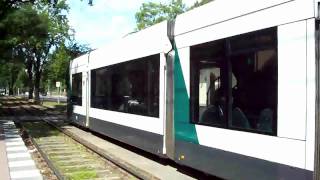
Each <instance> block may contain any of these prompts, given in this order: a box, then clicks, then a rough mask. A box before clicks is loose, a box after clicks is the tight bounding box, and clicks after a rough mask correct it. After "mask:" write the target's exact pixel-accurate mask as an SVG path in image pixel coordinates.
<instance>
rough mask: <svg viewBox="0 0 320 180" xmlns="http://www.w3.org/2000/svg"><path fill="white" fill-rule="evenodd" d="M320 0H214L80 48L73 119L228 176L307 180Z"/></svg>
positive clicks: (312, 154) (314, 159)
mask: <svg viewBox="0 0 320 180" xmlns="http://www.w3.org/2000/svg"><path fill="white" fill-rule="evenodd" d="M318 6H319V2H318V1H315V0H242V1H231V0H215V1H213V2H211V3H208V4H207V5H204V6H201V7H199V8H196V9H194V10H192V11H189V12H186V13H184V14H182V15H179V16H178V17H177V18H176V19H175V21H172V22H162V23H160V24H157V25H154V26H152V27H150V28H147V29H145V30H142V31H140V32H137V33H135V34H132V35H130V36H127V37H125V38H123V39H121V40H119V41H117V42H114V43H111V44H109V45H107V46H105V47H104V48H101V49H97V50H95V51H92V52H90V53H89V54H86V55H83V56H81V57H79V58H77V59H75V60H73V61H72V62H71V64H70V72H71V73H70V78H71V79H72V97H71V100H72V104H73V114H72V117H71V119H72V121H73V122H74V123H76V124H78V125H81V126H84V127H87V128H89V129H91V130H93V131H96V132H98V133H101V134H104V135H106V136H108V137H111V138H114V139H116V140H119V141H121V142H124V143H127V144H130V145H132V146H135V147H138V148H141V149H143V150H145V151H148V152H151V153H154V154H157V155H159V156H163V157H167V158H170V159H172V160H174V161H176V162H177V163H179V164H182V165H186V166H190V167H193V168H195V169H198V170H200V171H204V172H206V173H209V174H212V175H215V176H217V177H221V178H225V179H299V180H300V179H312V178H313V176H314V177H316V175H315V174H317V173H318V172H319V140H318V138H317V137H318V136H317V135H316V134H317V133H318V131H319V117H318V111H319V101H318V95H319V67H318V61H319V57H318V51H319V49H318V44H319V39H318V38H319V36H318V34H319V28H318V25H319V22H318V17H319V15H318V11H319V9H318ZM314 172H315V173H314Z"/></svg>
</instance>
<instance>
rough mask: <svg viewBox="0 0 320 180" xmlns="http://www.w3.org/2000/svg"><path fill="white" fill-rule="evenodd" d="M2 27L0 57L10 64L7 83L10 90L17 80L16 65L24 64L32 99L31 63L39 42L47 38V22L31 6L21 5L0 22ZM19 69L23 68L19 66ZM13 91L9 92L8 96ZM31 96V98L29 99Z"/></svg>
mask: <svg viewBox="0 0 320 180" xmlns="http://www.w3.org/2000/svg"><path fill="white" fill-rule="evenodd" d="M1 25H2V26H3V27H4V28H2V29H3V32H4V34H5V37H4V38H3V40H2V42H1V47H2V52H3V53H2V56H1V59H2V60H3V61H4V62H6V63H9V64H10V63H11V64H12V65H9V67H11V68H9V69H11V71H12V72H11V73H12V75H11V76H12V77H11V80H10V81H9V82H12V83H10V84H9V85H10V88H9V89H11V88H13V84H14V82H15V80H16V78H17V72H19V70H20V69H17V68H18V67H16V65H17V64H22V63H24V64H25V67H26V69H27V73H28V75H29V87H30V89H29V98H32V94H33V93H32V92H33V82H32V81H33V72H32V70H33V67H32V65H33V61H34V55H35V54H34V50H35V49H36V48H38V47H39V41H42V40H45V39H46V37H47V34H48V33H47V32H48V29H47V20H46V19H44V18H43V17H41V16H39V15H38V13H37V12H36V11H35V10H34V9H33V6H32V4H23V5H21V7H20V8H17V9H14V10H12V12H11V13H10V14H8V15H7V16H6V18H4V19H3V20H2V21H1ZM19 68H23V67H22V66H19ZM11 93H13V91H11V90H10V94H11ZM30 96H31V97H30Z"/></svg>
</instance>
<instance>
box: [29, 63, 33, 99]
mask: <svg viewBox="0 0 320 180" xmlns="http://www.w3.org/2000/svg"><path fill="white" fill-rule="evenodd" d="M32 79H33V78H32V69H30V70H29V68H28V86H29V95H28V99H33V80H32Z"/></svg>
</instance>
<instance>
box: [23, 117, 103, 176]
mask: <svg viewBox="0 0 320 180" xmlns="http://www.w3.org/2000/svg"><path fill="white" fill-rule="evenodd" d="M23 126H24V127H25V128H26V129H27V130H28V132H29V133H30V135H31V136H32V137H34V138H35V141H36V142H37V143H39V144H41V142H43V141H44V140H45V139H43V138H42V137H48V136H60V137H61V136H63V134H62V133H61V132H60V131H59V130H57V129H54V128H52V127H50V126H48V125H47V124H46V123H44V122H30V123H23ZM65 140H66V139H65ZM65 143H67V144H72V145H74V146H75V147H77V149H79V153H80V154H88V152H87V151H85V148H83V147H82V146H81V145H78V144H74V143H73V140H71V139H70V140H66V142H65ZM80 147H81V148H80ZM47 155H48V158H49V159H50V160H51V161H52V163H53V164H54V166H55V167H57V168H58V169H59V170H61V172H62V174H65V175H66V179H70V180H83V179H94V178H97V177H98V174H97V172H96V171H95V170H94V168H93V167H88V166H85V167H77V164H72V163H70V162H64V160H65V159H61V158H58V156H60V155H58V154H56V153H49V154H47ZM70 166H71V167H70ZM72 166H74V167H72Z"/></svg>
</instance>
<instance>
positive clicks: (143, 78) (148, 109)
mask: <svg viewBox="0 0 320 180" xmlns="http://www.w3.org/2000/svg"><path fill="white" fill-rule="evenodd" d="M159 58H160V56H159V55H153V56H148V57H144V58H141V59H138V60H132V61H128V62H125V63H120V64H116V65H112V66H108V67H103V68H100V69H96V70H92V72H91V107H94V108H99V109H106V110H112V111H119V112H125V113H131V114H139V115H145V116H152V117H159V62H160V59H159Z"/></svg>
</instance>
